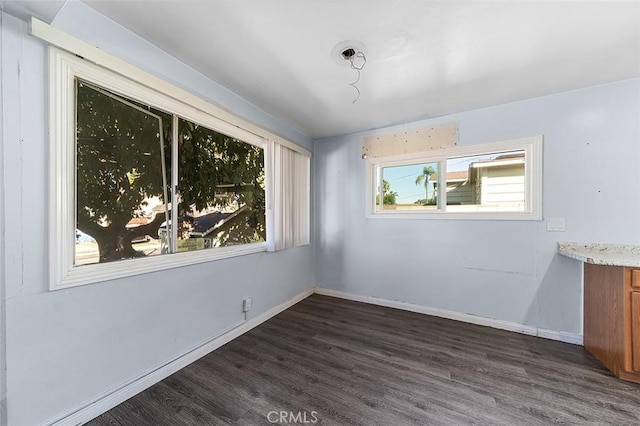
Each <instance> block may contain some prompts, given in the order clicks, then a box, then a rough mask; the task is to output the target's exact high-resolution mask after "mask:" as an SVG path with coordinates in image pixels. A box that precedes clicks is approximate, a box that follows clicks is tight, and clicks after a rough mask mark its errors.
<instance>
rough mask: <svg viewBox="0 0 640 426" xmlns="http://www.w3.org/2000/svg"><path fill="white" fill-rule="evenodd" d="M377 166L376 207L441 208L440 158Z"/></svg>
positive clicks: (389, 208) (404, 208)
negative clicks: (413, 162) (415, 162)
mask: <svg viewBox="0 0 640 426" xmlns="http://www.w3.org/2000/svg"><path fill="white" fill-rule="evenodd" d="M377 170H378V173H377V193H376V210H377V211H383V210H418V211H419V210H435V209H437V208H438V180H437V176H438V163H437V162H431V163H420V164H410V165H402V166H390V167H378V169H377ZM381 194H382V199H381V198H380V195H381Z"/></svg>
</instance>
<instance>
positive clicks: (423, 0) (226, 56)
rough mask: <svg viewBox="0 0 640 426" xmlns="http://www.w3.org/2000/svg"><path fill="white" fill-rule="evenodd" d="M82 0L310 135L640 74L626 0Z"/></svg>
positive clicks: (634, 14)
mask: <svg viewBox="0 0 640 426" xmlns="http://www.w3.org/2000/svg"><path fill="white" fill-rule="evenodd" d="M85 2H86V3H87V4H89V5H90V6H91V7H93V8H94V9H96V10H97V11H99V12H100V13H102V14H104V15H106V16H108V17H110V18H111V19H113V20H115V21H117V22H118V23H120V24H122V25H123V26H125V27H127V28H129V29H131V30H132V31H134V32H136V33H137V34H139V35H140V36H142V37H144V38H145V39H147V40H149V41H151V42H152V43H154V44H155V45H157V46H158V47H160V48H162V49H164V50H165V51H167V52H169V53H171V54H172V55H174V56H176V57H177V58H179V59H181V60H182V61H183V62H185V63H187V64H189V65H191V66H193V67H194V68H196V69H197V70H199V71H201V72H202V73H204V74H206V75H207V76H210V77H211V78H213V79H214V80H216V81H218V82H219V83H221V84H223V85H225V86H227V87H228V88H230V89H231V90H233V91H235V92H236V93H238V94H239V95H241V96H243V97H244V98H245V99H247V100H249V101H251V102H252V103H254V104H255V105H257V106H258V107H260V108H262V109H263V110H265V111H267V112H269V113H271V114H272V115H274V116H276V117H278V118H279V119H281V120H282V121H284V122H285V123H287V124H289V125H291V126H293V127H295V128H297V129H298V130H300V131H302V132H303V133H305V134H307V135H309V136H312V137H315V138H319V137H325V136H331V135H338V134H345V133H351V132H355V131H360V130H367V129H371V128H376V127H382V126H387V125H390V124H396V123H401V122H407V121H411V120H414V119H419V118H427V117H434V116H440V115H444V114H449V113H455V112H460V111H465V110H470V109H474V108H480V107H486V106H490V105H496V104H500V103H505V102H511V101H515V100H520V99H526V98H531V97H536V96H542V95H547V94H551V93H557V92H561V91H566V90H572V89H577V88H581V87H586V86H591V85H595V84H601V83H606V82H611V81H616V80H622V79H627V78H632V77H637V76H639V75H640V2H638V1H627V2H613V1H601V2H597V1H587V2H578V1H535V2H534V1H531V2H525V1H510V2H507V1H479V0H476V1H453V0H451V1H427V0H370V1H365V0H343V1H337V0H261V1H260V0H225V1H222V0H209V1H204V0H202V1H192V0H189V1H180V0H162V1H126V0H121V1H94V0H86V1H85ZM56 3H57V2H56ZM345 40H356V41H359V42H361V43H362V44H363V45H364V53H365V54H366V56H367V63H366V66H365V67H364V69H363V70H362V76H361V80H360V83H359V84H358V86H359V88H360V90H361V92H362V95H361V97H360V98H359V100H358V101H357V102H356V103H355V104H352V100H353V99H354V98H355V95H356V92H355V90H354V89H353V88H352V87H350V86H349V85H348V83H350V82H352V81H353V80H355V78H356V76H357V74H356V71H354V70H351V69H350V68H349V67H348V65H347V62H346V61H342V60H340V59H339V58H338V57H337V54H334V55H332V50H334V48H335V47H336V45H338V44H339V43H341V42H342V41H345Z"/></svg>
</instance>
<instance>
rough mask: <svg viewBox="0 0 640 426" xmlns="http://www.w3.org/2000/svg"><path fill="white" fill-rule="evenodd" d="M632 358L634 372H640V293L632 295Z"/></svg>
mask: <svg viewBox="0 0 640 426" xmlns="http://www.w3.org/2000/svg"><path fill="white" fill-rule="evenodd" d="M631 348H632V349H631V353H632V355H631V357H632V360H633V370H634V371H637V372H640V292H638V291H634V292H632V293H631Z"/></svg>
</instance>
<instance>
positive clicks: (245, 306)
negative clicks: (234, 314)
mask: <svg viewBox="0 0 640 426" xmlns="http://www.w3.org/2000/svg"><path fill="white" fill-rule="evenodd" d="M251 300H252V299H251V298H250V297H247V298H246V299H244V300H243V301H242V312H248V311H249V310H251Z"/></svg>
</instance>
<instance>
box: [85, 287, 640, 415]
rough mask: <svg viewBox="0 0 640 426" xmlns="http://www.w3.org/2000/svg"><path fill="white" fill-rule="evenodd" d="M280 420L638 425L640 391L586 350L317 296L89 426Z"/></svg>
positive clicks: (130, 400) (202, 359)
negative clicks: (281, 415) (287, 414)
mask: <svg viewBox="0 0 640 426" xmlns="http://www.w3.org/2000/svg"><path fill="white" fill-rule="evenodd" d="M280 411H284V412H291V413H292V414H291V416H293V417H285V418H284V420H288V421H289V423H286V422H281V423H280V424H305V423H304V421H306V422H307V423H306V424H313V423H312V422H313V420H316V419H317V422H316V423H315V424H322V425H367V426H370V425H414V424H418V425H466V424H478V425H543V424H554V423H562V424H574V425H584V424H598V425H640V385H637V384H632V383H627V382H623V381H620V380H618V379H616V378H615V377H613V376H612V375H611V373H609V371H608V370H606V369H605V368H604V367H603V366H602V365H601V364H600V363H599V362H598V361H597V360H596V359H595V358H593V357H592V356H591V355H590V354H589V353H588V352H586V351H585V350H584V348H582V347H581V346H575V345H570V344H566V343H560V342H555V341H551V340H545V339H540V338H536V337H531V336H525V335H520V334H516V333H510V332H507V331H501V330H495V329H492V328H487V327H481V326H476V325H470V324H466V323H462V322H457V321H451V320H446V319H442V318H436V317H431V316H427V315H421V314H416V313H411V312H404V311H400V310H396V309H390V308H384V307H379V306H372V305H367V304H363V303H357V302H351V301H346V300H341V299H335V298H331V297H326V296H319V295H313V296H311V297H309V298H307V299H305V300H303V301H302V302H300V303H298V304H297V305H295V306H293V307H291V308H289V309H287V310H286V311H284V312H282V313H281V314H279V315H277V316H276V317H274V318H272V319H270V320H269V321H267V322H265V323H263V324H261V325H260V326H258V327H256V328H254V329H253V330H251V331H250V332H248V333H246V334H244V335H242V336H241V337H239V338H237V339H235V340H233V341H232V342H230V343H228V344H227V345H225V346H223V347H221V348H220V349H218V350H216V351H214V352H212V353H210V354H209V355H207V356H205V357H203V358H201V359H200V360H198V361H197V362H195V363H193V364H191V365H189V366H188V367H186V368H184V369H182V370H180V371H179V372H177V373H175V374H173V375H172V376H170V377H168V378H167V379H165V380H163V381H161V382H160V383H158V384H156V385H154V386H152V387H151V388H149V389H147V390H145V391H144V392H142V393H140V394H138V395H137V396H135V397H133V398H131V399H129V400H128V401H126V402H124V403H122V404H120V405H119V406H117V407H115V408H113V409H112V410H110V411H108V412H107V413H105V414H103V415H102V416H100V417H98V418H96V419H94V420H93V421H92V422H90V423H89V424H90V425H92V426H98V425H116V426H117V425H122V426H128V425H136V426H138V425H189V426H192V425H269V424H272V423H270V422H269V420H272V421H273V420H282V419H281V418H280V417H278V416H279V414H278V413H276V414H274V413H272V414H270V415H269V413H270V412H280ZM268 416H270V417H268ZM296 421H297V422H296Z"/></svg>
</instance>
